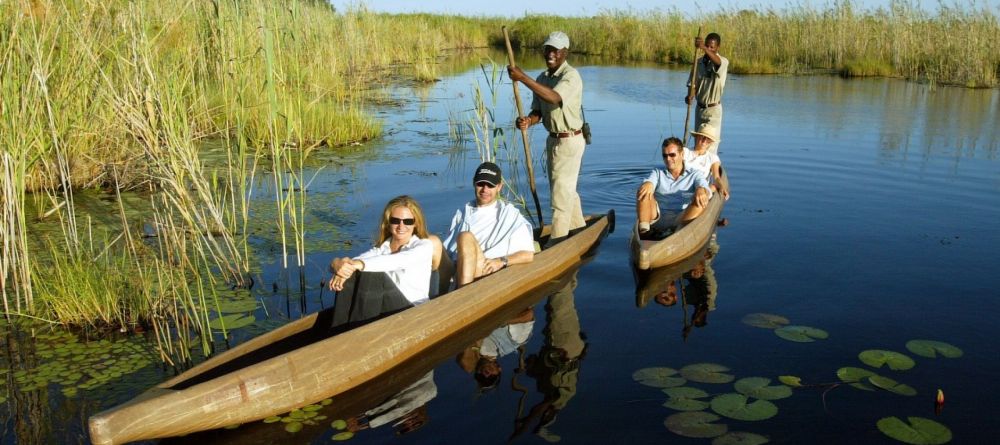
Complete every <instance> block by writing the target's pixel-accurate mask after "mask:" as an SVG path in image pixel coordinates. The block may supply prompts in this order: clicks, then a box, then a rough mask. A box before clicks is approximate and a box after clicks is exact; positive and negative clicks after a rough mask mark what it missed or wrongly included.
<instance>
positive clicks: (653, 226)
mask: <svg viewBox="0 0 1000 445" xmlns="http://www.w3.org/2000/svg"><path fill="white" fill-rule="evenodd" d="M682 147H683V143H682V142H681V140H680V139H677V138H675V137H671V138H667V139H665V140H664V141H663V145H662V147H661V153H662V154H663V163H664V165H665V166H666V169H663V168H654V169H653V171H652V172H650V174H649V177H647V178H646V181H645V182H643V183H642V186H640V187H639V191H638V192H636V195H635V198H636V204H635V211H636V215H637V219H638V220H639V235H640V236H641V237H643V238H647V237H649V236H655V234H657V233H665V232H667V231H669V230H670V229H671V228H673V227H678V226H682V225H684V224H687V223H688V222H690V221H692V220H694V219H695V218H697V217H698V215H701V213H702V212H703V211H704V210H705V207H706V206H707V205H708V199H709V198H710V197H711V196H712V195H711V190H709V183H708V178H707V177H706V176H705V173H704V172H701V171H699V170H696V169H694V168H690V167H687V166H685V165H684V155H683V149H682ZM661 205H662V210H663V213H664V214H662V215H661V214H660V210H661Z"/></svg>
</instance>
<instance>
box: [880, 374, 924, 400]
mask: <svg viewBox="0 0 1000 445" xmlns="http://www.w3.org/2000/svg"><path fill="white" fill-rule="evenodd" d="M868 381H869V382H870V383H871V384H872V385H875V386H877V387H879V388H882V389H884V390H886V391H889V392H894V393H896V394H899V395H901V396H915V395H917V390H915V389H913V387H911V386H910V385H905V384H902V383H899V382H897V381H895V380H893V379H890V378H888V377H882V376H880V375H873V376H871V377H868Z"/></svg>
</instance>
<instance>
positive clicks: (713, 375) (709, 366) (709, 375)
mask: <svg viewBox="0 0 1000 445" xmlns="http://www.w3.org/2000/svg"><path fill="white" fill-rule="evenodd" d="M726 371H729V368H727V367H725V366H722V365H717V364H715V363H696V364H693V365H687V366H685V367H683V368H681V376H683V377H684V378H686V379H688V380H691V381H692V382H698V383H729V382H731V381H733V380H734V379H736V377H734V376H733V375H731V374H725V372H726Z"/></svg>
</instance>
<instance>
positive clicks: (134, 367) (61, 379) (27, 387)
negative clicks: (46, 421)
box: [0, 332, 153, 397]
mask: <svg viewBox="0 0 1000 445" xmlns="http://www.w3.org/2000/svg"><path fill="white" fill-rule="evenodd" d="M35 340H36V341H35V348H36V351H37V352H36V354H37V356H38V358H39V359H40V360H39V362H40V363H39V365H38V366H36V367H35V368H32V369H19V370H16V371H13V377H14V382H15V384H16V385H17V387H18V389H19V390H20V391H23V392H31V391H37V390H39V389H42V388H46V387H48V386H49V385H51V384H56V385H60V386H61V387H62V388H61V391H62V393H63V395H65V396H66V397H75V396H76V395H77V393H78V392H79V391H80V390H91V389H95V388H98V387H101V386H103V385H105V384H107V383H109V382H117V381H119V380H120V379H121V378H122V377H123V376H125V375H128V374H132V373H134V372H136V371H138V370H140V369H142V368H145V367H146V366H149V365H150V364H151V363H153V357H151V356H150V355H149V353H148V351H147V350H146V348H144V347H143V346H142V345H141V344H139V342H138V341H137V340H135V339H122V340H117V341H111V340H100V341H91V342H86V343H81V342H80V341H79V339H77V337H76V336H75V335H73V334H72V333H69V332H52V333H46V334H39V335H37V336H36V337H35ZM0 372H2V373H3V374H6V373H7V372H10V371H8V370H6V369H5V370H0Z"/></svg>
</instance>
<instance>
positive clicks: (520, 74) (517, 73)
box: [507, 65, 528, 82]
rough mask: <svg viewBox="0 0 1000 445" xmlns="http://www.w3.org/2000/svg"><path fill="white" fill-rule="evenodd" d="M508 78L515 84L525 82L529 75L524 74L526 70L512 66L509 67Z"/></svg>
mask: <svg viewBox="0 0 1000 445" xmlns="http://www.w3.org/2000/svg"><path fill="white" fill-rule="evenodd" d="M507 76H509V77H510V80H513V81H515V82H524V80H525V79H527V78H528V75H527V74H524V70H522V69H521V67H518V66H510V65H507Z"/></svg>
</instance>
